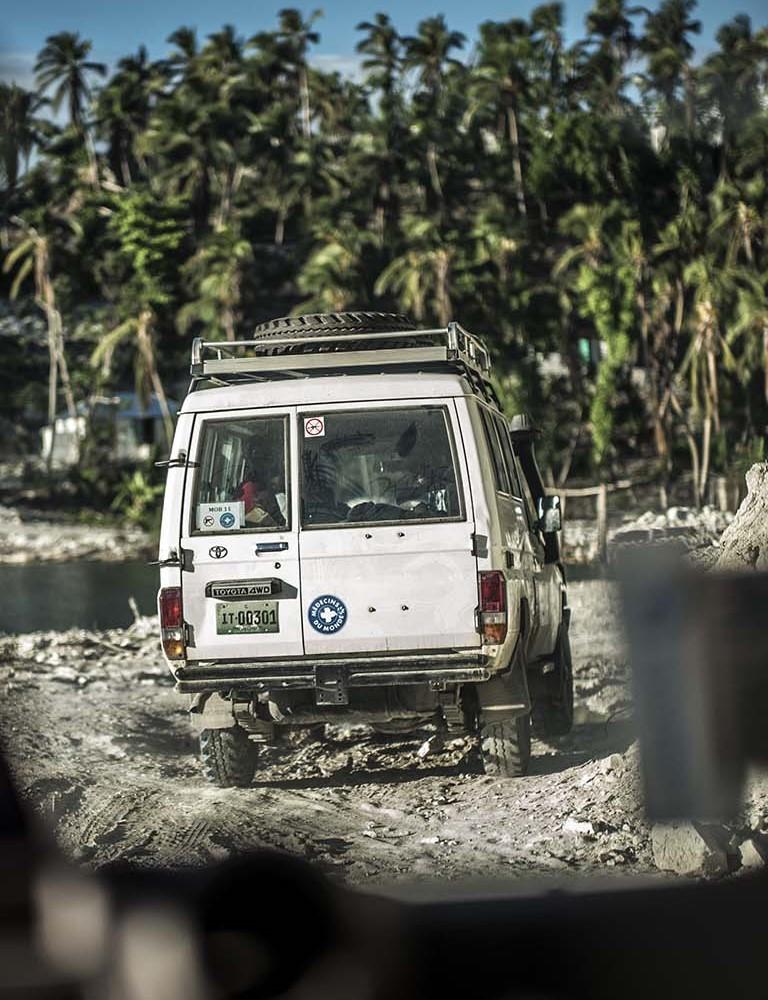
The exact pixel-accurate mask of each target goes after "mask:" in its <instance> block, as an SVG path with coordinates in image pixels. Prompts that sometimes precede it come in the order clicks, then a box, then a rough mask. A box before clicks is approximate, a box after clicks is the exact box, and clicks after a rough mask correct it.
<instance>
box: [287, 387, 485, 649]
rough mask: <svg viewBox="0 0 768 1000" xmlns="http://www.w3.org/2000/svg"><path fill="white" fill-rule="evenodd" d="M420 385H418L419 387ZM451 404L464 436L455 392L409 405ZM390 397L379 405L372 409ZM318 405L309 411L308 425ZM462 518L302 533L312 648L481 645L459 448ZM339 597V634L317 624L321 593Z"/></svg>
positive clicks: (449, 411)
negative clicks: (313, 619)
mask: <svg viewBox="0 0 768 1000" xmlns="http://www.w3.org/2000/svg"><path fill="white" fill-rule="evenodd" d="M411 391H412V392H413V384H412V387H411ZM426 404H430V405H433V406H434V405H435V404H438V405H440V404H442V405H443V406H444V407H445V415H446V417H447V419H448V421H449V426H450V428H451V433H452V437H453V439H454V442H455V441H456V438H457V437H459V434H458V433H457V430H458V427H457V424H456V408H455V404H454V400H452V399H445V398H443V399H432V400H429V399H427V400H425V399H418V398H416V399H414V398H410V399H409V400H408V409H410V408H413V409H418V408H420V407H424V406H425V405H426ZM390 405H391V404H390V403H382V402H381V401H376V402H371V403H369V404H368V405H367V406H366V410H367V412H368V413H370V412H371V411H372V410H375V409H385V408H388V407H389V406H390ZM359 410H360V405H359V403H346V404H337V405H335V406H327V407H326V408H325V409H324V413H325V414H326V415H327V416H329V417H332V415H333V414H340V413H344V412H352V413H355V412H358V411H359ZM316 412H317V407H316V406H315V407H312V408H311V410H303V409H301V408H299V425H300V426H301V423H302V417H303V416H304V414H305V413H306V414H307V415H309V414H314V413H316ZM454 452H455V454H454V458H455V460H456V463H457V472H458V475H459V482H460V489H461V490H462V508H463V512H464V513H463V517H462V519H461V520H451V521H441V522H437V523H420V522H418V521H416V522H410V521H402V522H399V523H397V524H370V523H369V524H367V525H366V526H364V527H363V526H359V525H356V524H346V525H343V526H341V527H328V528H323V527H312V528H307V529H306V530H304V531H302V533H301V580H302V591H303V594H304V604H305V613H304V618H303V622H304V649H305V652H306V653H307V654H308V655H313V654H320V655H322V654H327V653H367V652H392V651H395V650H396V651H418V650H437V649H465V648H477V647H479V645H480V636H479V634H478V632H477V622H476V610H477V603H478V592H477V561H476V558H475V556H474V554H473V552H472V536H473V533H474V522H473V518H472V500H471V496H470V495H468V494H467V492H466V485H465V484H466V483H467V482H468V475H467V469H466V465H465V463H464V460H463V454H462V450H461V449H460V448H459V447H455V448H454ZM326 594H331V595H334V596H336V597H338V598H340V599H341V600H342V601H343V602H344V604H345V605H346V607H347V610H348V618H347V621H346V623H345V625H344V627H343V628H342V629H340V630H339V631H338V632H337V633H335V634H333V635H323V634H321V633H319V632H317V631H316V630H315V629H314V628H313V627H312V626H311V623H310V622H309V619H308V610H309V607H310V606H311V604H312V602H313V600H314V599H315V598H317V597H320V596H322V595H326Z"/></svg>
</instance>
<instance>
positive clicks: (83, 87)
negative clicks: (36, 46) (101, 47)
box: [35, 31, 107, 132]
mask: <svg viewBox="0 0 768 1000" xmlns="http://www.w3.org/2000/svg"><path fill="white" fill-rule="evenodd" d="M90 51H91V43H90V42H89V41H88V40H87V39H81V38H80V35H79V34H77V33H76V32H74V33H73V32H71V31H61V32H59V34H58V35H49V37H48V38H47V39H46V40H45V46H44V47H43V48H42V49H41V50H40V52H39V53H38V56H37V62H36V64H35V74H36V78H37V86H38V89H39V90H40V91H43V92H44V91H46V90H48V89H49V88H50V87H54V88H55V89H54V94H53V97H52V98H51V104H52V106H53V110H54V111H58V110H59V108H60V107H61V104H62V102H63V101H65V100H66V102H67V108H68V111H69V120H70V124H72V125H74V127H75V128H76V129H77V130H78V131H79V132H82V131H83V109H84V107H85V105H86V103H87V102H88V101H89V100H90V98H91V87H90V83H89V79H88V78H89V77H90V76H92V75H94V74H95V75H96V76H106V73H107V67H106V66H105V65H104V63H99V62H92V61H91V60H89V59H88V53H89V52H90Z"/></svg>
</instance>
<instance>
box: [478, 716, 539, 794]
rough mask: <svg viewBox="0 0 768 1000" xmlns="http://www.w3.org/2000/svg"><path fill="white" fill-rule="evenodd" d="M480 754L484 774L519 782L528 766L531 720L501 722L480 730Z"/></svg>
mask: <svg viewBox="0 0 768 1000" xmlns="http://www.w3.org/2000/svg"><path fill="white" fill-rule="evenodd" d="M480 754H481V756H482V760H483V768H484V770H485V773H486V774H490V775H493V776H494V777H497V778H521V777H522V776H523V775H524V774H527V773H528V767H529V765H530V763H531V716H530V713H529V712H526V713H525V715H518V716H517V718H516V719H505V720H503V721H502V722H494V723H491V724H489V725H483V726H481V729H480Z"/></svg>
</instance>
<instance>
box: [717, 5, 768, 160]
mask: <svg viewBox="0 0 768 1000" xmlns="http://www.w3.org/2000/svg"><path fill="white" fill-rule="evenodd" d="M716 39H717V42H718V45H719V46H720V49H719V51H718V52H715V53H713V54H712V55H711V56H709V58H708V59H706V60H705V61H704V64H703V66H702V67H701V73H700V75H701V82H702V88H703V92H704V98H705V100H706V101H707V102H709V105H710V107H711V109H712V111H713V112H714V114H715V115H716V121H717V123H718V125H719V127H720V130H721V133H722V135H721V143H720V175H721V177H725V176H727V174H728V160H729V157H730V154H731V151H732V149H733V147H734V145H735V144H736V142H737V140H738V136H739V132H740V131H741V130H742V129H743V128H744V126H745V123H746V122H747V121H748V120H749V119H750V118H752V117H754V116H756V115H757V114H758V113H759V112H760V107H761V101H762V96H761V95H762V88H763V87H764V83H762V82H761V81H762V79H763V76H762V74H763V72H764V71H763V69H762V67H763V65H764V63H765V59H766V57H767V56H768V35H766V33H764V32H761V33H758V34H753V32H752V23H751V21H750V19H749V17H747V15H746V14H739V15H737V16H736V17H734V19H733V20H732V21H729V22H728V23H727V24H724V25H723V26H722V27H721V28H720V30H719V31H718V32H717V35H716Z"/></svg>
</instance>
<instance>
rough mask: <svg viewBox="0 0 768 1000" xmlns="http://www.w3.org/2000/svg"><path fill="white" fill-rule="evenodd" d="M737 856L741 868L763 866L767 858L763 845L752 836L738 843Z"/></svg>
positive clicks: (767, 854) (767, 853)
mask: <svg viewBox="0 0 768 1000" xmlns="http://www.w3.org/2000/svg"><path fill="white" fill-rule="evenodd" d="M739 857H740V859H741V866H742V868H764V867H765V863H766V860H768V852H767V851H766V848H765V845H764V844H762V843H760V842H759V841H757V840H756V839H755V838H754V837H749V838H748V839H747V840H745V841H744V843H743V844H740V845H739Z"/></svg>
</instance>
